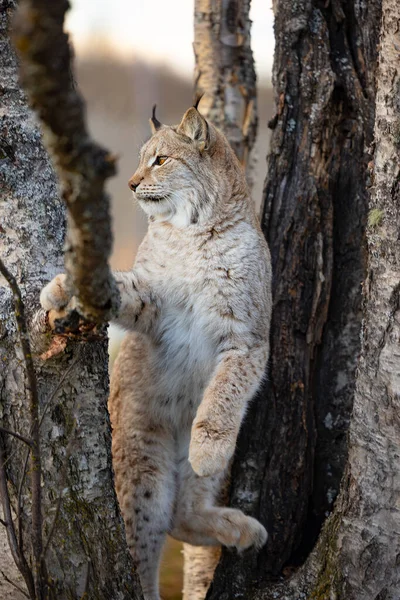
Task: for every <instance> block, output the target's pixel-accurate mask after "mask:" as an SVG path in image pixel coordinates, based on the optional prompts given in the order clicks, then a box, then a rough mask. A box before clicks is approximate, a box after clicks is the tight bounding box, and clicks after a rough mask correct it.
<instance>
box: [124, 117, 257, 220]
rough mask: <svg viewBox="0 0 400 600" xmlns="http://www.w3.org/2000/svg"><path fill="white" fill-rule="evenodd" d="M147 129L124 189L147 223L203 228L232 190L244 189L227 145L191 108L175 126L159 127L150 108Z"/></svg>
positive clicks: (220, 134)
mask: <svg viewBox="0 0 400 600" xmlns="http://www.w3.org/2000/svg"><path fill="white" fill-rule="evenodd" d="M150 125H151V129H152V137H151V138H150V140H149V141H148V142H147V143H146V144H144V146H143V147H142V149H141V151H140V162H139V166H138V168H137V170H136V172H135V174H134V175H133V176H132V177H131V179H130V180H129V187H130V188H131V190H132V191H133V195H134V197H135V198H136V199H137V200H138V202H139V204H140V206H141V207H142V208H143V210H144V211H145V212H146V213H147V214H148V215H149V216H150V217H151V218H152V219H153V220H154V219H155V220H163V221H170V222H171V223H173V224H174V225H176V226H179V227H185V226H187V225H193V224H196V223H205V222H206V221H207V219H209V218H210V217H211V216H212V215H213V213H214V212H215V211H216V210H218V205H220V204H221V203H222V202H224V201H225V200H226V199H227V198H228V199H229V198H230V197H231V195H232V189H233V185H235V184H237V183H239V185H240V186H243V189H244V190H247V188H246V183H245V178H244V171H243V169H242V167H241V165H240V163H239V162H238V160H237V158H236V156H235V154H234V152H233V150H232V149H231V147H230V145H229V142H228V141H227V139H226V138H225V136H224V135H223V134H222V133H221V132H220V131H218V130H217V129H216V128H215V127H214V126H213V125H212V124H211V123H209V122H208V121H206V119H205V118H204V117H203V116H202V115H201V114H200V113H199V111H198V110H197V108H196V107H191V108H189V109H188V110H187V111H186V113H185V114H184V116H183V118H182V121H181V123H180V124H179V125H177V126H175V127H170V126H168V125H163V124H161V123H160V122H159V121H158V120H157V118H156V116H155V107H154V109H153V117H152V118H151V119H150ZM236 187H237V185H236Z"/></svg>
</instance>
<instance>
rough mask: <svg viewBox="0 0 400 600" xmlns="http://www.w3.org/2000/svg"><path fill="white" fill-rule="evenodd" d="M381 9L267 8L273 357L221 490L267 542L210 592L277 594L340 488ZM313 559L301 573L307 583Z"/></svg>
mask: <svg viewBox="0 0 400 600" xmlns="http://www.w3.org/2000/svg"><path fill="white" fill-rule="evenodd" d="M380 4H381V3H380V1H379V0H376V1H371V2H368V3H364V2H359V1H358V0H351V1H349V0H333V1H332V2H319V1H318V0H308V1H304V2H292V1H291V0H280V1H279V2H276V3H275V19H276V20H275V32H276V53H275V63H274V85H275V93H276V116H275V118H274V119H273V120H272V122H271V127H272V128H273V130H274V131H273V135H272V141H271V153H270V156H269V169H268V178H267V183H266V188H265V204H264V210H263V218H262V227H263V230H264V232H265V234H266V237H267V239H268V242H269V244H270V248H271V254H272V261H273V272H274V314H273V321H272V333H271V364H270V371H269V377H268V381H267V382H266V384H265V386H264V389H262V390H261V392H260V394H259V395H258V397H257V398H256V400H255V402H254V403H253V406H252V408H251V410H250V412H249V414H248V416H247V420H246V423H245V425H244V427H243V429H242V432H241V436H240V440H239V445H238V451H237V456H236V461H235V464H234V468H233V472H232V482H233V484H232V492H231V502H232V505H234V506H238V507H240V508H242V509H243V510H244V511H245V512H247V513H250V514H254V515H256V516H258V517H261V520H262V521H263V522H264V523H265V524H266V527H267V530H268V531H269V533H270V539H269V542H268V543H267V546H266V548H265V551H263V552H262V553H261V554H260V555H258V556H256V555H253V554H251V553H249V554H248V555H247V556H245V557H237V556H235V555H234V554H230V553H228V552H225V553H224V554H223V559H222V561H221V563H220V565H219V567H218V570H217V572H216V577H215V581H214V583H213V586H212V589H211V590H210V592H209V595H208V596H207V597H208V598H210V599H212V600H214V599H217V598H218V600H225V599H228V598H229V599H231V598H246V600H249V599H250V598H252V597H254V598H255V597H260V598H261V597H262V598H264V597H265V598H269V597H271V598H272V597H274V596H273V593H275V590H276V588H275V587H274V586H273V584H272V583H267V581H269V582H271V581H272V580H273V577H274V576H277V575H282V574H283V575H285V576H288V575H289V574H290V573H291V572H292V568H291V567H293V566H296V565H298V564H300V563H301V562H302V561H303V560H304V559H305V557H306V556H307V554H308V553H309V552H310V550H311V548H312V546H313V544H314V543H315V540H316V538H317V535H318V532H319V530H320V527H321V524H322V522H323V520H324V518H325V516H326V513H327V512H328V511H330V510H331V509H332V506H333V501H334V499H335V497H336V496H337V494H338V490H339V485H340V481H341V477H342V474H343V469H344V465H345V461H346V457H347V443H346V441H347V436H346V434H347V429H348V426H349V421H350V414H351V408H352V402H353V397H354V389H355V369H356V362H357V358H358V356H359V352H360V330H361V285H362V282H363V281H364V279H365V275H366V244H365V226H366V219H367V191H366V190H367V184H368V170H367V163H368V160H369V157H368V154H367V151H366V149H367V148H368V146H369V144H370V143H371V141H372V136H373V120H374V103H375V80H374V75H375V65H376V58H377V42H378V34H379V26H380ZM336 527H337V521H335V519H332V522H331V523H330V524H328V525H327V527H326V528H325V529H324V536H325V537H323V538H322V537H321V540H320V543H319V545H318V548H319V556H320V557H322V558H320V559H319V560H326V561H327V562H328V559H327V555H329V550H327V551H326V552H324V553H323V554H321V548H325V546H327V545H328V546H329V542H330V539H331V537H332V528H333V529H334V530H335V531H336V529H335V528H336ZM322 540H324V541H325V542H326V543H325V544H324V543H323V542H322ZM321 544H322V545H321ZM317 554H318V552H317ZM313 564H314V563H313V562H312V561H311V567H310V568H309V570H308V571H307V573H306V574H305V575H304V577H306V578H311V579H313V577H311V573H312V572H313ZM318 565H319V566H315V570H316V572H318V570H319V569H320V565H321V563H320V562H318ZM295 581H296V582H298V579H296V580H295ZM295 589H296V586H294V588H293V593H294V590H295ZM306 589H307V588H306ZM268 590H273V591H271V592H270V591H268ZM276 593H278V592H276ZM305 593H306V592H305ZM269 594H271V595H269ZM282 594H283V593H282ZM282 594H281V595H279V593H278V595H277V596H276V598H285V597H286V596H285V595H284V594H283V595H282ZM290 597H291V596H290ZM294 597H296V598H297V597H298V596H295V595H294V596H293V598H294ZM300 597H301V596H300ZM304 597H307V598H308V597H310V598H311V597H314V596H312V595H306V596H304ZM315 597H318V596H315ZM320 597H321V598H328V597H329V593H328V595H322V596H320ZM344 597H346V598H348V597H347V596H344Z"/></svg>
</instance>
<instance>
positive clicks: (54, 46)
mask: <svg viewBox="0 0 400 600" xmlns="http://www.w3.org/2000/svg"><path fill="white" fill-rule="evenodd" d="M68 8H69V3H68V1H67V0H52V2H48V1H47V0H21V1H20V3H19V10H18V12H17V15H16V19H15V23H14V41H15V45H16V47H17V49H18V51H19V54H20V57H21V78H22V83H23V85H24V88H25V90H26V92H27V94H28V97H29V99H30V102H31V104H32V106H33V107H34V108H35V110H36V112H37V114H38V116H39V118H40V121H41V124H42V127H43V131H44V140H43V141H44V143H45V145H46V147H47V149H48V151H49V153H50V155H51V157H52V159H53V162H54V163H55V166H56V168H57V170H58V173H59V176H60V180H61V183H62V190H63V197H64V200H65V202H66V205H67V239H66V251H65V267H66V271H67V274H68V276H69V278H70V282H71V284H72V289H73V291H74V295H75V296H76V297H77V298H78V312H79V313H80V314H81V315H83V316H84V317H85V318H86V319H88V320H90V321H92V322H97V323H98V322H102V321H106V320H108V319H109V318H110V316H111V315H112V314H113V313H114V312H115V311H116V310H117V309H118V306H119V293H118V290H117V287H116V284H115V282H114V279H113V277H112V275H111V272H110V270H109V267H108V262H107V261H108V257H109V255H110V252H111V245H112V234H111V227H110V214H109V199H108V196H107V195H106V193H105V191H104V184H105V180H106V179H107V178H108V177H110V176H112V175H114V174H115V158H114V157H113V156H112V155H110V154H109V153H108V151H106V150H105V149H103V148H101V147H100V146H98V145H97V144H96V143H94V142H93V141H92V140H91V138H90V136H89V134H88V132H87V129H86V123H85V111H84V103H83V100H82V98H81V97H80V96H79V94H78V93H77V91H76V88H75V85H74V81H73V79H72V76H71V68H72V59H71V50H70V47H69V42H68V35H67V34H66V33H65V32H64V31H63V26H64V16H65V13H66V11H67V9H68Z"/></svg>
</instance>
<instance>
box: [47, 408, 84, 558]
mask: <svg viewBox="0 0 400 600" xmlns="http://www.w3.org/2000/svg"><path fill="white" fill-rule="evenodd" d="M72 410H73V409H72ZM75 431H76V419H75V421H74V426H73V429H72V431H71V433H70V438H69V442H68V445H67V448H66V451H65V458H64V464H63V466H62V469H61V477H60V484H59V487H60V489H61V492H60V495H59V497H58V500H57V506H56V512H55V514H54V518H53V522H52V524H51V527H50V531H49V535H48V538H47V541H46V543H45V546H44V550H43V559H45V557H46V554H47V551H48V549H49V546H50V542H51V540H52V537H53V535H54V532H55V530H56V526H57V521H58V515H59V514H60V510H61V504H62V501H63V490H64V488H65V482H66V479H67V471H68V462H69V459H70V457H71V452H72V446H73V444H74V442H75Z"/></svg>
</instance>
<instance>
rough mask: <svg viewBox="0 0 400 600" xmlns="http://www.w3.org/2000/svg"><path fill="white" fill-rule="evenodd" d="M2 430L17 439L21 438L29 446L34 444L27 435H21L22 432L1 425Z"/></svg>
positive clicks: (0, 429) (0, 430)
mask: <svg viewBox="0 0 400 600" xmlns="http://www.w3.org/2000/svg"><path fill="white" fill-rule="evenodd" d="M0 432H1V433H6V434H7V435H11V436H12V437H15V438H16V439H17V440H21V442H24V443H25V444H26V445H27V446H29V447H31V446H32V440H30V439H29V438H27V437H25V436H24V435H21V434H20V433H17V432H16V431H11V429H6V428H5V427H0Z"/></svg>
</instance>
